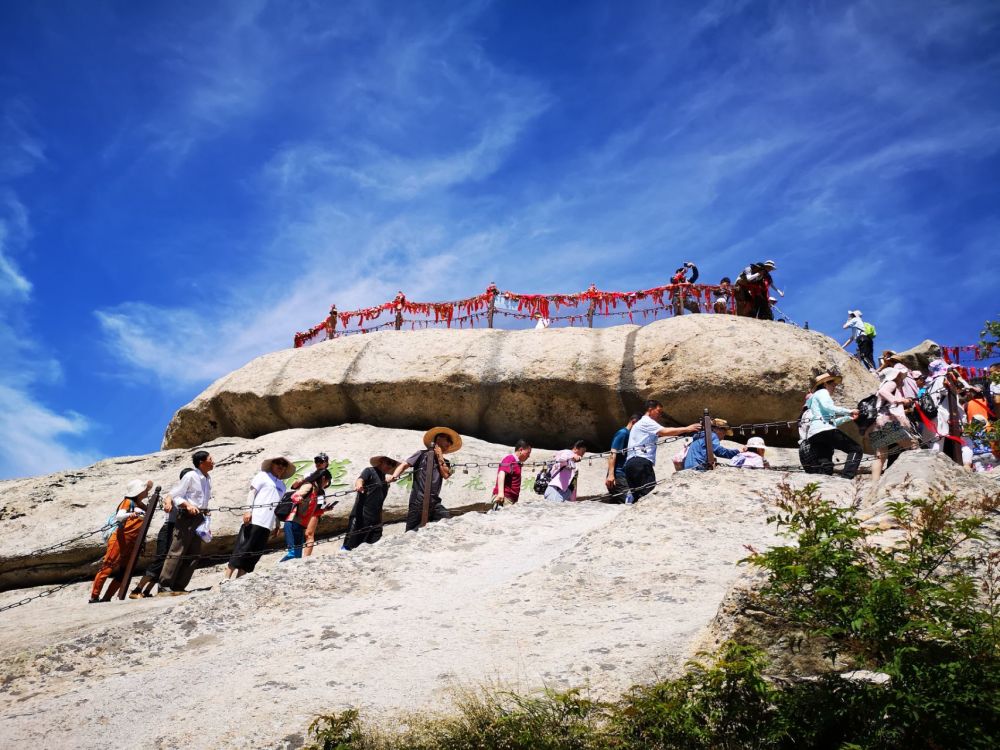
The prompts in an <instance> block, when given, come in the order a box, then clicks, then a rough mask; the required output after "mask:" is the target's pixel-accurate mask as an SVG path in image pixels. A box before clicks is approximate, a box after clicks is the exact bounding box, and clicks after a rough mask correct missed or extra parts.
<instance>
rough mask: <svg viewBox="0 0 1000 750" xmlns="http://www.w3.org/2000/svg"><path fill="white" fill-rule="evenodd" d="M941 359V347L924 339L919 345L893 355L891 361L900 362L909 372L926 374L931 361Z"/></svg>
mask: <svg viewBox="0 0 1000 750" xmlns="http://www.w3.org/2000/svg"><path fill="white" fill-rule="evenodd" d="M940 357H941V347H940V346H938V345H937V344H935V343H934V342H933V341H931V340H930V339H924V340H923V341H921V342H920V343H919V344H917V345H916V346H914V347H911V348H909V349H907V350H905V351H902V352H898V353H896V354H895V355H893V359H895V360H898V361H899V362H902V363H903V364H904V365H906V366H907V367H909V368H910V369H911V370H922V371H923V372H927V368H928V365H929V364H930V363H931V360H935V359H938V358H940Z"/></svg>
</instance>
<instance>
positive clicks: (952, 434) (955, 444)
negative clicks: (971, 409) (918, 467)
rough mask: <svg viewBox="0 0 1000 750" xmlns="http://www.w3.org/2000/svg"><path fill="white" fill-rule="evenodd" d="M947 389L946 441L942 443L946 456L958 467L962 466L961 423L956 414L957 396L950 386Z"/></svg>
mask: <svg viewBox="0 0 1000 750" xmlns="http://www.w3.org/2000/svg"><path fill="white" fill-rule="evenodd" d="M945 388H947V389H948V439H947V440H945V441H944V443H945V445H944V448H945V451H946V452H947V454H948V456H949V457H950V458H951V460H952V461H954V462H955V463H956V464H958V465H959V466H961V465H962V422H961V417H959V414H958V408H959V407H958V394H957V393H955V389H954V388H953V387H952V386H951V384H949V383H946V384H945Z"/></svg>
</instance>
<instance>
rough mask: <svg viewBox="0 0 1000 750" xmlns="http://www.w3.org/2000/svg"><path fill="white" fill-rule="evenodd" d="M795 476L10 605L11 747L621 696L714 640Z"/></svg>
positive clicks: (279, 734) (5, 642)
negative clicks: (131, 591)
mask: <svg viewBox="0 0 1000 750" xmlns="http://www.w3.org/2000/svg"><path fill="white" fill-rule="evenodd" d="M327 447H328V446H327ZM216 450H218V449H216ZM311 450H312V449H311V448H310V451H311ZM172 468H173V467H171V469H172ZM782 478H783V475H781V474H779V473H776V472H763V471H737V470H718V471H715V472H712V473H699V472H683V473H681V474H678V475H675V476H674V477H672V478H671V479H669V480H668V481H666V482H664V483H663V484H662V485H660V486H659V487H658V489H657V490H656V491H655V492H654V493H653V494H652V495H650V496H648V497H647V498H646V499H644V500H643V501H642V502H641V503H639V504H638V505H635V506H620V505H604V504H600V503H587V502H584V503H574V504H552V503H548V502H545V501H542V500H535V499H530V500H528V501H527V502H524V503H522V504H519V505H518V506H516V507H513V508H505V509H503V510H501V511H499V512H496V513H489V514H477V513H473V514H467V515H465V516H462V517H461V518H458V519H453V520H451V521H445V522H442V523H439V524H434V525H432V526H430V527H428V528H427V529H425V530H423V531H421V532H419V533H417V534H405V535H403V534H395V533H394V534H390V537H389V538H387V539H385V540H383V541H382V542H380V543H379V544H377V545H373V546H370V547H368V546H365V547H362V548H360V549H359V550H357V551H355V552H353V553H350V554H338V553H334V552H332V551H331V550H332V549H333V548H334V545H327V546H324V547H321V548H318V554H317V556H316V557H314V558H312V559H309V560H305V561H293V562H289V563H282V564H281V565H276V563H275V562H274V557H271V558H265V559H264V561H262V563H261V565H260V566H259V568H258V571H259V572H258V573H255V574H253V575H249V576H247V577H245V578H243V579H240V580H239V581H235V582H232V583H228V584H226V585H225V586H223V587H221V588H220V587H219V586H218V585H217V581H218V578H219V572H218V571H217V570H216V571H214V572H213V571H208V570H204V571H200V572H199V574H198V577H197V578H196V580H195V581H194V586H196V587H200V586H203V585H206V584H208V585H212V584H215V586H214V588H213V589H212V590H207V591H202V592H198V593H194V594H192V595H190V596H188V597H184V598H181V599H172V598H171V599H166V598H162V597H161V598H156V599H150V600H141V601H128V600H126V601H125V602H117V601H116V602H112V603H110V604H104V605H99V606H89V605H87V604H85V599H86V593H85V592H86V584H79V585H76V586H74V587H71V588H68V589H65V590H63V591H61V592H59V593H57V594H55V595H54V596H52V597H49V598H46V599H44V600H40V601H37V602H32V603H30V604H28V605H26V606H25V607H22V608H19V609H14V610H10V611H8V612H6V613H4V615H3V616H2V617H0V672H2V673H3V675H4V678H3V682H2V683H0V712H2V713H3V715H4V729H3V731H4V744H5V745H6V746H9V747H28V746H34V747H69V746H72V747H76V748H97V747H101V748H104V747H108V746H127V747H213V748H214V747H244V748H278V747H298V746H299V745H300V744H301V742H302V736H303V733H304V730H305V727H306V726H307V725H308V723H309V721H310V720H311V718H312V717H313V716H314V715H315V714H317V713H320V712H328V711H331V710H335V709H340V708H344V707H347V706H356V707H359V708H361V709H362V710H363V711H365V712H368V713H372V714H375V715H376V716H382V717H392V716H394V715H398V713H399V712H400V711H404V710H413V709H420V710H435V709H437V710H445V709H447V708H448V698H449V695H450V691H451V690H452V689H454V688H461V687H470V686H471V687H475V686H480V685H484V684H491V685H493V684H496V685H500V686H507V687H514V688H518V689H521V690H533V689H536V688H538V687H540V686H542V685H549V686H553V687H564V686H570V685H573V686H576V685H589V686H590V691H591V693H592V695H593V696H594V697H597V698H610V697H615V696H617V695H618V694H619V693H620V692H621V691H622V690H624V689H626V688H628V687H629V686H630V685H632V684H634V683H637V682H645V681H649V680H651V679H653V678H654V677H655V676H658V675H659V676H664V675H669V674H672V673H675V672H676V671H678V670H679V669H681V668H682V667H683V664H684V662H685V660H686V659H687V658H689V657H690V656H691V655H692V652H693V650H694V649H695V648H696V647H698V646H700V645H701V644H702V641H703V638H702V636H703V635H704V633H705V630H706V628H707V627H708V626H709V625H710V624H711V623H712V622H713V618H714V617H715V615H716V612H717V610H718V608H719V604H720V602H722V601H723V600H724V598H725V596H726V593H727V592H728V591H729V590H730V588H731V586H732V585H733V584H734V583H735V582H737V581H738V580H739V579H740V578H741V576H742V575H743V571H744V569H743V568H742V567H740V566H738V565H737V562H738V560H740V559H741V558H743V557H744V556H745V555H746V550H745V549H744V545H745V544H753V545H757V546H766V545H768V544H769V543H772V542H773V540H774V536H773V530H772V529H771V528H769V527H768V526H767V524H766V520H765V519H766V516H767V514H768V507H767V504H766V502H765V501H764V500H762V498H761V493H767V492H770V491H773V490H774V489H775V488H776V486H777V483H778V482H779V481H781V480H782ZM817 480H818V481H819V482H820V484H821V486H822V487H823V491H824V493H825V494H826V495H827V496H828V497H834V498H837V499H838V500H839V501H841V502H845V503H846V502H849V501H850V500H851V499H852V498H853V496H854V492H855V490H856V488H857V483H854V482H849V481H846V480H842V479H838V478H826V477H815V476H806V475H803V474H795V475H791V476H789V477H788V481H790V482H791V483H792V484H793V485H794V486H802V485H804V484H805V483H807V482H812V481H817ZM531 497H532V498H533V497H534V496H531ZM22 595H23V592H8V593H7V594H0V606H3V605H5V604H7V603H9V602H10V601H12V600H16V599H18V598H20V596H22ZM136 700H140V701H141V703H142V704H143V705H149V706H152V707H154V708H153V710H151V711H150V712H148V713H146V714H145V715H142V716H141V718H140V716H139V714H138V713H137V709H134V708H130V706H135V705H136V703H135V701H136ZM53 716H57V717H59V720H58V721H52V720H51V717H53Z"/></svg>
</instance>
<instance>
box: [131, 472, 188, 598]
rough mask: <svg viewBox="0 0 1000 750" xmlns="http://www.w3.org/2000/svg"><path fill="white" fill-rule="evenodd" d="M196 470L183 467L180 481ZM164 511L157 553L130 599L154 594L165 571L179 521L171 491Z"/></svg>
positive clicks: (164, 502) (158, 536)
mask: <svg viewBox="0 0 1000 750" xmlns="http://www.w3.org/2000/svg"><path fill="white" fill-rule="evenodd" d="M192 471H194V467H193V466H188V467H186V468H184V469H181V475H180V476H179V477H178V478H177V479H178V481H180V480H181V479H183V478H184V475H185V474H188V473H190V472H192ZM163 511H164V512H165V513H166V514H167V520H165V521H164V522H163V525H162V526H161V527H160V531H159V533H157V535H156V554H155V555H154V556H153V559H152V561H150V563H149V565H148V566H147V567H146V572H145V573H144V574H143V576H142V578H141V579H139V583H137V584H136V585H135V588H134V589H132V593H130V594H129V595H128V598H129V599H144V598H148V597H150V596H152V595H153V594H152V591H153V586H154V585H155V584H157V583H159V581H160V574H161V573H162V572H163V563H164V562H165V561H166V559H167V552H168V551H169V550H170V541H171V540H172V539H173V537H174V525H175V523H176V521H177V506H176V505H174V498H173V496H172V495H171V494H170V493H167V494H166V495H164V496H163Z"/></svg>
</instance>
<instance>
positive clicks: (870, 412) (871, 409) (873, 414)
mask: <svg viewBox="0 0 1000 750" xmlns="http://www.w3.org/2000/svg"><path fill="white" fill-rule="evenodd" d="M876 419H878V396H877V395H876V394H874V393H873V394H872V395H871V396H868V397H867V398H863V399H861V400H860V401H858V418H857V419H855V420H854V423H855V424H856V425H857V426H858V429H859V430H860V431H861V432H864V431H865V430H867V429H868V428H869V427H870V426H871V425H872V424H874V423H875V420H876Z"/></svg>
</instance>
